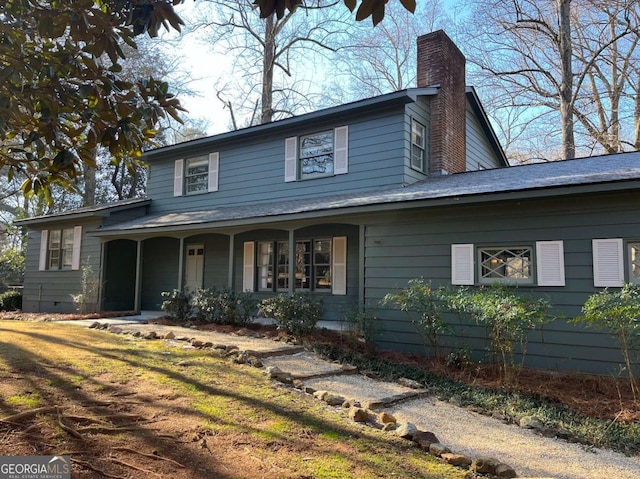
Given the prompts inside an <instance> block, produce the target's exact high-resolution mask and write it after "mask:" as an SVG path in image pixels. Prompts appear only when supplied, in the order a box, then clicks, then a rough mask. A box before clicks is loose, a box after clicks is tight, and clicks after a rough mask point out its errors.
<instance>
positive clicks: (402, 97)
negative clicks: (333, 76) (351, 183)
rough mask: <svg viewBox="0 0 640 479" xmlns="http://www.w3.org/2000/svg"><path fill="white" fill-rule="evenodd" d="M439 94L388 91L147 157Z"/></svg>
mask: <svg viewBox="0 0 640 479" xmlns="http://www.w3.org/2000/svg"><path fill="white" fill-rule="evenodd" d="M437 93H438V88H437V87H427V88H412V89H408V90H401V91H397V92H393V93H387V94H385V95H380V96H376V97H373V98H367V99H364V100H360V101H356V102H353V103H347V104H344V105H338V106H334V107H330V108H325V109H323V110H318V111H313V112H310V113H305V114H302V115H298V116H294V117H291V118H286V119H284V120H278V121H274V122H271V123H265V124H263V125H256V126H250V127H247V128H242V129H239V130H233V131H228V132H225V133H220V134H218V135H213V136H208V137H205V138H198V139H196V140H190V141H186V142H183V143H176V144H175V145H169V146H164V147H161V148H156V149H154V150H149V151H146V152H145V153H144V158H145V159H146V160H153V159H154V158H156V157H162V156H166V155H170V154H172V153H174V152H176V151H180V152H183V151H184V150H185V149H188V150H191V149H194V150H195V149H199V148H203V147H208V146H211V145H215V144H217V143H223V142H227V141H237V140H239V139H242V138H244V137H245V136H249V135H258V134H267V133H270V132H272V131H277V130H289V129H293V128H296V127H299V126H300V125H302V124H305V123H313V122H318V121H321V120H324V119H326V118H331V117H332V116H340V115H349V114H352V113H354V112H358V111H366V110H369V109H373V108H380V107H382V106H391V105H394V104H397V105H403V104H406V103H411V102H415V101H416V99H417V98H418V97H419V96H428V95H435V94H437Z"/></svg>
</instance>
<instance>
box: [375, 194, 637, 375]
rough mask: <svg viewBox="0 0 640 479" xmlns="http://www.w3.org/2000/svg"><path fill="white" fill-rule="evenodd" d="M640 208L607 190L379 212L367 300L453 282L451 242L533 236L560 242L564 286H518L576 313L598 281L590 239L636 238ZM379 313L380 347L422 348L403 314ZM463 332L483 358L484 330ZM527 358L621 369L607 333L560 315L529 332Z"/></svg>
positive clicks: (506, 241) (544, 363) (540, 363)
mask: <svg viewBox="0 0 640 479" xmlns="http://www.w3.org/2000/svg"><path fill="white" fill-rule="evenodd" d="M638 208H640V197H637V196H636V195H624V194H610V195H600V196H599V197H597V198H592V197H589V196H582V197H574V198H567V197H563V198H557V199H545V200H527V201H513V202H510V201H503V202H500V203H492V204H486V205H483V206H462V205H460V206H456V207H441V208H433V209H419V210H411V211H410V212H404V213H397V212H396V213H389V214H384V215H380V216H378V217H376V218H375V219H374V218H372V219H371V220H370V221H368V224H367V229H366V231H367V237H366V242H365V257H366V259H365V270H366V278H365V286H366V300H367V301H368V302H369V303H373V304H377V303H378V302H379V300H380V299H381V298H382V297H383V296H384V295H385V294H386V293H388V292H391V291H397V290H399V289H401V288H403V287H405V286H406V284H407V282H408V281H409V280H410V279H411V278H419V277H423V278H425V279H426V280H431V281H432V283H433V284H434V285H449V284H450V281H451V244H459V243H473V244H474V245H475V246H489V245H495V246H509V245H516V244H518V245H520V244H523V245H531V246H534V247H535V241H547V240H562V241H563V242H564V252H565V275H566V286H565V287H537V286H529V287H525V286H520V287H519V290H520V291H523V292H531V293H533V294H535V295H541V296H544V297H546V298H548V299H549V300H550V301H551V302H552V304H553V305H554V310H553V314H555V315H557V316H560V317H565V318H571V317H574V316H577V315H579V314H580V309H581V306H582V304H583V303H584V301H585V300H586V299H587V297H588V296H589V295H590V294H592V293H593V292H594V291H596V290H597V288H594V286H593V271H592V252H591V240H592V239H593V238H616V237H620V238H624V239H625V240H638V239H639V238H640V225H639V224H638V223H637V222H636V223H634V222H633V221H629V219H630V218H635V217H637V211H638ZM476 283H477V272H476ZM379 313H380V316H381V318H382V319H383V320H384V324H385V328H386V332H385V334H384V338H383V340H382V342H381V345H382V346H384V347H395V348H400V349H404V350H408V351H415V352H423V351H424V347H423V344H422V342H421V340H420V337H419V336H418V335H417V334H416V333H415V329H414V327H413V325H412V324H411V322H410V321H409V319H408V318H407V316H406V314H405V313H401V312H399V311H393V310H389V309H387V310H384V309H382V310H381V311H380V312H379ZM449 319H450V320H451V321H453V322H454V323H455V322H456V321H457V320H455V318H449ZM458 334H460V332H459V333H458ZM463 336H464V338H465V341H471V343H472V344H473V345H474V346H475V348H476V351H475V354H476V355H481V354H482V352H483V349H484V343H483V338H484V331H483V330H482V329H481V328H478V327H476V326H473V325H465V326H464V334H463ZM446 342H448V344H450V345H451V346H452V347H459V345H458V346H456V338H446ZM526 363H527V364H529V365H531V366H535V367H542V368H550V369H569V370H584V371H591V372H597V373H603V374H612V373H616V372H617V371H618V370H619V365H620V363H621V357H620V354H619V352H618V350H617V347H616V345H615V343H614V342H613V340H612V339H611V338H609V336H608V335H606V334H603V333H599V332H594V331H591V330H588V331H587V330H584V329H582V328H580V327H578V326H575V325H572V324H569V323H568V322H567V321H565V320H558V321H555V322H554V323H552V324H549V325H546V326H545V328H544V331H543V332H542V333H540V332H535V333H533V334H531V336H530V338H529V343H528V346H527V354H526Z"/></svg>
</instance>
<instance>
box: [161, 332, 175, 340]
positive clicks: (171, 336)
mask: <svg viewBox="0 0 640 479" xmlns="http://www.w3.org/2000/svg"><path fill="white" fill-rule="evenodd" d="M164 339H176V335H175V334H173V332H172V331H169V332H168V333H167V334H165V335H164Z"/></svg>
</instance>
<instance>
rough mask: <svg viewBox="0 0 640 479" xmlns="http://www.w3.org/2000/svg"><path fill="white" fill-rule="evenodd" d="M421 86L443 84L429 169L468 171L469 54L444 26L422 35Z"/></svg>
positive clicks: (436, 101)
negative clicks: (467, 92)
mask: <svg viewBox="0 0 640 479" xmlns="http://www.w3.org/2000/svg"><path fill="white" fill-rule="evenodd" d="M417 41H418V82H417V83H418V87H419V88H420V87H431V86H439V87H440V88H439V91H438V93H437V94H436V95H434V96H431V97H429V98H430V105H431V125H430V137H429V138H430V147H431V148H430V155H429V165H430V166H429V170H430V171H431V172H432V173H441V174H451V173H461V172H463V171H466V165H467V160H466V142H467V135H466V111H467V100H466V93H465V86H466V85H465V58H464V55H463V54H462V52H461V51H460V50H458V47H456V45H455V44H454V43H453V41H452V40H451V39H450V38H449V37H448V36H447V34H446V33H445V32H443V31H442V30H438V31H435V32H432V33H428V34H426V35H422V36H421V37H418V40H417Z"/></svg>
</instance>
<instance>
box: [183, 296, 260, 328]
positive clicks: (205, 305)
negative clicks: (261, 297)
mask: <svg viewBox="0 0 640 479" xmlns="http://www.w3.org/2000/svg"><path fill="white" fill-rule="evenodd" d="M192 305H193V307H194V309H195V310H196V317H197V318H198V319H200V320H202V321H206V322H209V323H216V324H233V325H245V324H247V323H248V322H249V321H250V320H251V317H252V316H253V315H254V313H255V312H256V309H257V307H258V301H257V300H255V299H254V298H253V295H252V294H251V293H247V292H244V293H236V292H234V291H231V290H228V289H223V290H217V289H215V288H213V289H199V290H197V291H196V292H195V293H194V294H193V299H192Z"/></svg>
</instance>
